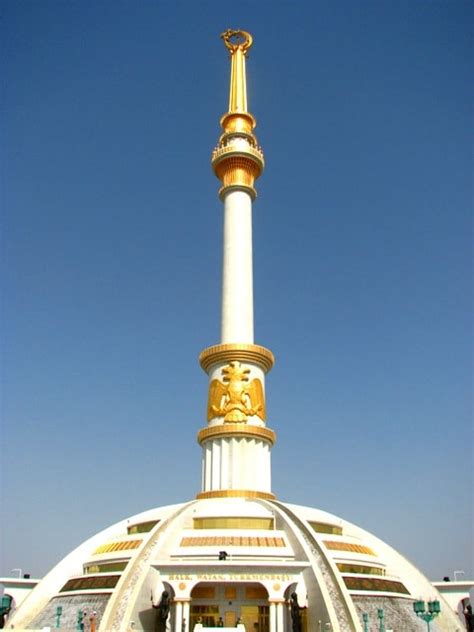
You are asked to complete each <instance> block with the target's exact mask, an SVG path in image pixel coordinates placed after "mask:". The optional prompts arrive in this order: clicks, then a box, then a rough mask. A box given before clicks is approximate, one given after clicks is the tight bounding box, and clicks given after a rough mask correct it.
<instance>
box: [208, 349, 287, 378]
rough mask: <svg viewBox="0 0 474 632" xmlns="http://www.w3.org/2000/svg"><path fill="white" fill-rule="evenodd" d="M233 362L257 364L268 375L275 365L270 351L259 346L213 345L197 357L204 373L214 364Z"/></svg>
mask: <svg viewBox="0 0 474 632" xmlns="http://www.w3.org/2000/svg"><path fill="white" fill-rule="evenodd" d="M235 361H238V362H251V363H253V364H257V365H258V366H260V367H261V368H262V369H263V370H264V371H265V373H268V371H270V369H271V368H272V366H273V364H274V363H275V357H274V355H273V353H272V352H271V351H270V349H266V348H265V347H262V346H260V345H254V344H243V343H225V344H220V345H213V346H212V347H207V349H204V351H201V354H200V356H199V363H200V365H201V366H202V368H203V369H204V371H206V373H207V372H208V370H209V369H210V368H211V366H213V365H214V364H218V363H223V364H224V363H229V362H235Z"/></svg>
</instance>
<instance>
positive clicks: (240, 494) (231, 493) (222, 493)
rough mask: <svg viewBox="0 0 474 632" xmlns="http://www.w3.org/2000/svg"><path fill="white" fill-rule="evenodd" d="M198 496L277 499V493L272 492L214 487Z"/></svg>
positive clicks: (200, 497)
mask: <svg viewBox="0 0 474 632" xmlns="http://www.w3.org/2000/svg"><path fill="white" fill-rule="evenodd" d="M196 498H199V499H202V498H263V499H264V500H275V498H276V496H275V494H271V493H270V492H257V491H253V490H250V489H214V490H212V491H209V492H200V493H199V494H198V495H197V496H196Z"/></svg>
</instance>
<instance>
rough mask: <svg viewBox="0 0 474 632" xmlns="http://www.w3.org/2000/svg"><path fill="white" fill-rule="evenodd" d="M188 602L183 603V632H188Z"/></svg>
mask: <svg viewBox="0 0 474 632" xmlns="http://www.w3.org/2000/svg"><path fill="white" fill-rule="evenodd" d="M190 611H191V610H190V604H189V601H185V602H184V603H183V620H184V624H185V625H184V632H189V615H190Z"/></svg>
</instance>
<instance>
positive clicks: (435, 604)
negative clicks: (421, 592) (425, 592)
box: [413, 599, 441, 632]
mask: <svg viewBox="0 0 474 632" xmlns="http://www.w3.org/2000/svg"><path fill="white" fill-rule="evenodd" d="M427 605H428V609H426V606H425V602H424V601H422V600H421V599H420V600H418V601H415V603H414V604H413V610H414V611H415V614H416V616H417V617H420V619H423V621H426V625H427V626H428V632H430V623H431V622H432V621H433V619H435V618H436V617H437V616H438V615H439V613H440V612H441V606H440V603H439V601H438V600H437V599H435V600H434V601H428V604H427Z"/></svg>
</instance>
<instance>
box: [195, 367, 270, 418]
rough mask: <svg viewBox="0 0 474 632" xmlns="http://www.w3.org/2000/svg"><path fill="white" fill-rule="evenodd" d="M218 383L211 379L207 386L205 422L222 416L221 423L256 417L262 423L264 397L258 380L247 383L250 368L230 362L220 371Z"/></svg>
mask: <svg viewBox="0 0 474 632" xmlns="http://www.w3.org/2000/svg"><path fill="white" fill-rule="evenodd" d="M221 373H222V376H223V377H222V382H221V381H220V380H216V379H214V380H212V382H211V383H210V385H209V398H208V402H207V420H208V421H210V420H211V419H213V418H214V417H224V421H225V422H229V423H232V422H237V423H241V422H246V421H247V419H248V417H251V416H253V415H258V417H260V419H261V420H262V421H265V418H266V412H265V396H264V394H263V385H262V382H261V381H260V380H259V379H258V378H254V379H253V380H252V381H250V380H249V373H250V369H246V368H244V367H243V366H242V365H241V364H240V362H237V361H234V362H230V364H228V365H227V366H226V367H224V368H223V369H222V371H221Z"/></svg>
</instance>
